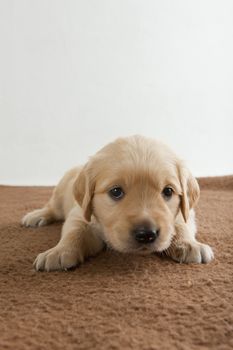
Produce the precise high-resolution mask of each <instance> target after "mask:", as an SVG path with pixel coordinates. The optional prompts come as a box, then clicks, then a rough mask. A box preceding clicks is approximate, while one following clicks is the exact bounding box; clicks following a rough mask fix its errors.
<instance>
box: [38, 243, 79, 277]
mask: <svg viewBox="0 0 233 350" xmlns="http://www.w3.org/2000/svg"><path fill="white" fill-rule="evenodd" d="M82 261H83V258H82V257H81V256H80V255H79V254H78V251H77V249H72V248H71V249H70V248H66V247H59V246H55V247H54V248H52V249H49V250H46V251H45V252H43V253H41V254H39V255H38V256H37V258H36V260H35V261H34V264H33V265H34V267H35V269H36V270H37V271H47V272H48V271H54V270H67V269H69V268H71V267H74V266H76V265H77V264H78V263H79V262H82Z"/></svg>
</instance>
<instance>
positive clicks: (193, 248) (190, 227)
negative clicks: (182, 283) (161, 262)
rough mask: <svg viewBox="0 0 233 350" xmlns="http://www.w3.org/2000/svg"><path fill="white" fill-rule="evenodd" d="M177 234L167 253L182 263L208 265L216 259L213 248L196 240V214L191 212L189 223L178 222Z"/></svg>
mask: <svg viewBox="0 0 233 350" xmlns="http://www.w3.org/2000/svg"><path fill="white" fill-rule="evenodd" d="M175 228H176V233H175V235H174V237H173V240H172V243H171V245H170V247H169V248H168V249H167V250H166V251H165V253H166V254H167V255H168V256H170V257H171V258H172V259H173V260H175V261H178V262H180V263H196V264H200V263H208V262H210V261H211V260H212V259H213V258H214V254H213V251H212V249H211V247H210V246H209V245H207V244H203V243H200V242H198V241H197V240H196V238H195V234H196V227H195V214H194V211H191V212H190V218H189V220H188V222H187V223H184V222H178V223H177V224H176V227H175Z"/></svg>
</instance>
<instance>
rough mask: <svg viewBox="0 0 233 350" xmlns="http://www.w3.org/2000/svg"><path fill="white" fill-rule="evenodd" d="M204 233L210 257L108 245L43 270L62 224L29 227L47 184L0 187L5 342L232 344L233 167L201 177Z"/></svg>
mask: <svg viewBox="0 0 233 350" xmlns="http://www.w3.org/2000/svg"><path fill="white" fill-rule="evenodd" d="M199 182H200V185H201V190H202V191H201V200H200V202H199V205H198V208H197V211H196V212H197V220H198V226H199V230H198V238H199V239H200V240H201V241H203V242H206V243H208V244H210V245H211V246H212V247H213V249H214V252H215V260H214V261H213V262H212V263H211V264H209V265H181V264H178V263H175V262H173V261H171V260H168V259H164V258H161V257H159V256H148V257H139V256H129V255H121V254H118V253H114V252H111V251H106V252H103V253H101V254H100V255H99V256H98V257H96V258H92V259H90V260H89V261H87V262H86V263H85V264H84V265H82V266H81V267H79V268H77V269H76V270H74V271H69V272H51V273H44V272H35V271H34V270H33V267H32V262H33V260H34V258H35V257H36V255H37V254H38V253H39V252H42V251H44V250H46V249H48V248H49V247H52V246H54V245H55V244H56V243H57V241H58V239H59V235H60V230H61V224H59V223H56V224H53V225H51V226H47V227H43V228H37V229H30V228H28V229H27V228H23V227H21V226H20V219H21V217H22V216H23V215H24V214H25V213H27V212H28V211H29V210H32V209H34V208H39V207H41V206H42V205H43V204H44V203H45V202H46V200H47V199H48V198H49V196H50V194H51V188H45V187H8V186H0V266H1V268H0V349H16V350H21V349H22V350H27V349H46V350H53V349H65V350H69V349H79V350H82V349H93V350H94V349H134V350H137V349H138V350H144V349H145V350H152V349H160V350H163V349H167V350H173V349H179V350H185V349H187V350H192V349H196V350H204V349H233V265H232V263H233V253H232V251H233V249H232V247H233V176H232V177H231V176H228V177H221V178H206V179H201V180H199Z"/></svg>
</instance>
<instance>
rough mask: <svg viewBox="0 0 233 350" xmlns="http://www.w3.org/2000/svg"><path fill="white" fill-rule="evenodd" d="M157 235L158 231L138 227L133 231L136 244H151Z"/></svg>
mask: <svg viewBox="0 0 233 350" xmlns="http://www.w3.org/2000/svg"><path fill="white" fill-rule="evenodd" d="M158 235H159V230H155V229H153V230H152V229H151V230H148V229H145V228H143V227H138V228H136V229H135V230H134V238H135V240H136V241H137V242H138V243H142V244H146V243H153V242H154V241H155V240H156V238H157V237H158Z"/></svg>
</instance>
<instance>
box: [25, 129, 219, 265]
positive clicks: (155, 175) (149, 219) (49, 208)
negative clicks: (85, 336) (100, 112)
mask: <svg viewBox="0 0 233 350" xmlns="http://www.w3.org/2000/svg"><path fill="white" fill-rule="evenodd" d="M198 197H199V186H198V183H197V181H196V180H195V178H194V177H193V176H192V175H191V173H190V172H189V170H188V169H187V168H186V167H185V165H184V164H183V162H182V161H181V160H180V159H179V158H178V157H177V156H176V155H175V154H174V153H173V152H172V151H171V150H170V149H169V148H168V147H167V146H165V145H164V144H162V143H161V142H158V141H155V140H151V139H148V138H145V137H142V136H131V137H127V138H119V139H117V140H116V141H114V142H112V143H110V144H108V145H107V146H105V147H104V148H102V149H101V150H100V151H99V152H98V153H97V154H96V155H95V156H93V157H91V158H90V160H89V161H88V162H87V164H86V165H84V166H82V167H77V168H74V169H72V170H70V171H69V172H67V173H66V174H65V176H64V177H63V178H62V179H61V181H60V182H59V184H58V185H57V187H56V188H55V189H54V191H53V194H52V197H51V198H50V200H49V201H48V203H47V204H46V205H45V206H44V207H43V208H42V209H38V210H35V211H33V212H31V213H29V214H27V215H26V216H25V217H24V218H23V219H22V223H23V225H25V226H33V227H34V226H43V225H47V224H49V223H51V222H53V221H56V220H65V223H64V225H63V228H62V233H61V239H60V241H59V243H58V244H57V245H56V246H55V247H53V248H51V249H49V250H47V251H45V252H43V253H41V254H39V255H38V256H37V258H36V260H35V262H34V266H35V269H36V270H45V271H52V270H60V269H62V270H66V269H68V268H71V267H73V266H76V265H78V264H79V263H82V262H83V261H84V260H85V258H87V257H89V256H94V255H96V254H97V253H99V252H100V251H101V250H102V249H103V247H104V246H105V244H107V246H109V247H111V248H113V249H115V250H116V251H119V252H124V253H138V254H145V255H146V254H150V253H156V252H164V253H165V254H167V255H168V256H170V257H171V258H172V259H174V260H175V261H178V262H180V263H208V262H210V261H211V260H212V259H213V252H212V249H211V248H210V247H209V246H208V245H206V244H203V243H200V242H198V241H197V240H196V239H195V234H196V226H195V214H194V210H193V207H194V206H195V204H196V203H197V200H198Z"/></svg>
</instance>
